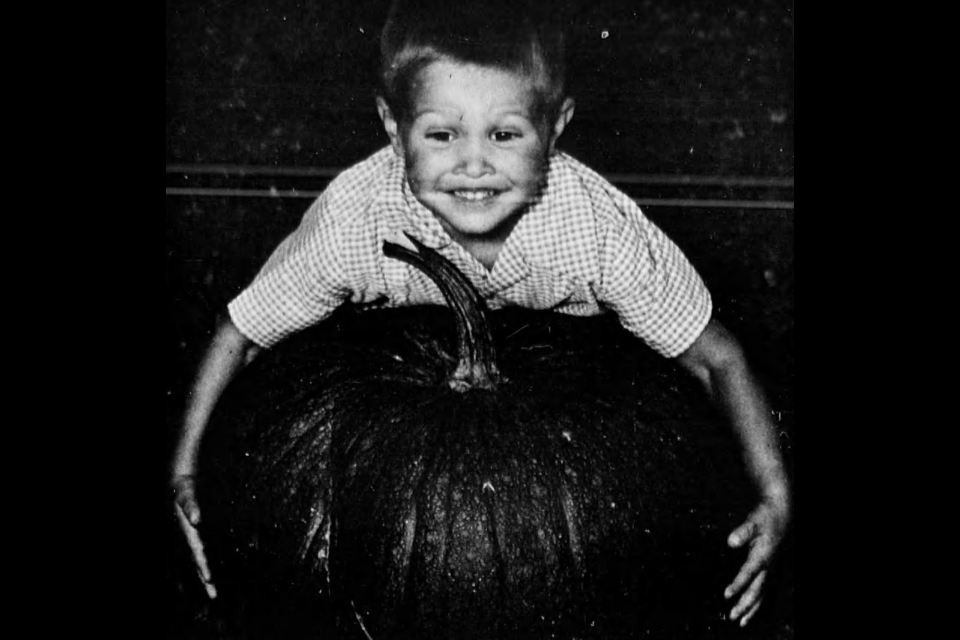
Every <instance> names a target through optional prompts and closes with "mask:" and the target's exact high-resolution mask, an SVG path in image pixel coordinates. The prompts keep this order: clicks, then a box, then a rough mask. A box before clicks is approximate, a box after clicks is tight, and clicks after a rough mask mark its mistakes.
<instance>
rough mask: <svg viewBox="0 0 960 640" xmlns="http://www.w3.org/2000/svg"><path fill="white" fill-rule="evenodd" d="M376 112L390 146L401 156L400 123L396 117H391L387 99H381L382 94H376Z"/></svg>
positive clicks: (391, 113)
mask: <svg viewBox="0 0 960 640" xmlns="http://www.w3.org/2000/svg"><path fill="white" fill-rule="evenodd" d="M377 113H379V114H380V120H381V121H382V122H383V128H384V130H385V131H386V132H387V137H388V138H390V146H392V147H393V151H394V153H396V154H397V155H398V156H403V141H402V140H401V138H400V125H399V123H397V119H396V118H394V117H393V112H392V111H391V110H390V106H389V105H388V104H387V101H386V100H384V99H383V96H377Z"/></svg>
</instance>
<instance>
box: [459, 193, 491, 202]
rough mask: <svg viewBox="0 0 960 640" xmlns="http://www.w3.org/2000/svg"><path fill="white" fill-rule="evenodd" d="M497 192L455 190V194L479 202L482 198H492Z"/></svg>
mask: <svg viewBox="0 0 960 640" xmlns="http://www.w3.org/2000/svg"><path fill="white" fill-rule="evenodd" d="M495 193H496V192H494V191H454V192H453V195H455V196H456V197H458V198H462V199H463V200H471V201H473V202H477V201H480V200H486V199H487V198H492V197H493V196H494V194H495Z"/></svg>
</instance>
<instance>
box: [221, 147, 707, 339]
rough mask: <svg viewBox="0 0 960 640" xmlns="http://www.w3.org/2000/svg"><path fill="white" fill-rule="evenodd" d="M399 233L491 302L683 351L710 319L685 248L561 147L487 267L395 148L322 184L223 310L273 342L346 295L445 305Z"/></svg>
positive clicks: (377, 302)
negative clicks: (608, 322)
mask: <svg viewBox="0 0 960 640" xmlns="http://www.w3.org/2000/svg"><path fill="white" fill-rule="evenodd" d="M401 232H407V233H409V234H410V235H412V236H414V237H415V238H417V239H418V240H419V241H421V242H423V243H424V244H425V245H427V246H428V247H431V248H433V249H436V250H437V251H439V252H440V253H441V254H442V255H444V256H445V257H446V258H447V259H449V260H450V261H451V262H453V264H454V265H455V266H456V267H457V268H458V269H459V270H460V271H461V272H462V273H463V274H464V275H466V277H467V278H468V279H469V280H470V281H471V282H472V283H473V285H474V286H475V287H476V288H477V290H478V291H479V292H480V294H481V295H482V296H483V297H484V299H485V300H486V302H487V305H488V306H489V307H490V308H491V309H497V308H501V307H505V306H510V305H518V306H521V307H528V308H533V309H552V310H555V311H558V312H561V313H568V314H571V315H577V316H589V315H596V314H599V313H602V312H604V311H607V310H609V311H613V312H615V313H616V314H617V315H618V316H619V318H620V322H621V324H622V325H623V326H624V327H625V328H626V329H627V330H629V331H630V332H631V333H633V334H634V335H636V336H637V337H639V338H641V339H642V340H644V341H645V342H646V343H647V344H649V345H650V346H651V347H652V348H653V349H655V350H656V351H658V352H659V353H661V354H663V355H664V356H667V357H674V356H677V355H679V354H681V353H683V351H685V350H686V349H687V348H688V347H689V346H690V345H691V344H692V343H693V341H694V340H696V338H697V337H698V336H699V335H700V333H701V331H703V328H704V327H705V326H706V324H707V322H708V321H709V319H710V314H711V310H712V302H711V299H710V294H709V292H708V291H707V289H706V287H705V286H704V284H703V281H702V280H701V278H700V276H699V275H698V274H697V272H696V270H695V269H694V268H693V266H692V265H691V264H690V262H689V261H688V260H687V258H686V257H685V256H684V255H683V253H682V252H681V251H680V249H679V248H678V247H677V246H676V245H675V244H674V243H673V242H672V241H671V240H670V239H669V238H667V237H666V235H664V233H663V232H662V231H661V230H660V229H659V228H657V227H656V226H655V225H654V224H653V223H652V222H650V221H649V220H648V219H647V218H646V217H645V216H644V215H643V213H642V212H641V211H640V209H639V207H637V205H636V203H635V202H633V200H631V199H630V198H629V197H628V196H626V195H625V194H623V193H621V192H620V191H619V190H617V189H616V188H615V187H614V186H613V185H611V184H610V183H609V182H607V181H606V180H605V179H603V178H602V177H601V176H600V175H598V174H597V173H595V172H594V171H592V170H591V169H589V168H588V167H586V166H585V165H583V164H581V163H580V162H578V161H577V160H575V159H574V158H572V157H570V156H569V155H567V154H564V153H556V154H554V155H553V156H552V158H551V160H550V166H549V170H548V174H547V180H546V183H545V186H544V188H543V189H542V191H541V193H540V194H539V196H538V197H537V198H536V200H535V201H534V202H533V203H532V204H531V205H530V206H529V208H528V210H527V212H526V213H525V214H524V215H523V217H522V218H521V219H520V220H519V222H518V223H517V225H516V226H515V227H514V229H513V231H512V232H511V234H510V236H509V237H508V238H507V240H506V242H505V244H504V245H503V247H502V248H501V250H500V253H499V255H498V257H497V260H496V262H495V263H494V266H493V269H492V270H489V271H488V270H487V269H486V267H484V266H483V265H482V264H480V262H479V261H478V260H477V259H476V258H474V257H473V256H472V255H470V254H469V253H467V251H466V250H464V249H463V248H462V247H461V246H460V245H459V244H457V243H456V242H454V241H453V240H452V239H451V238H450V236H449V235H448V234H447V233H446V231H444V229H443V227H441V225H440V222H439V221H438V220H437V218H436V217H434V216H433V214H432V213H431V212H430V211H429V210H428V209H427V208H426V207H424V206H423V205H422V204H421V203H420V202H419V201H418V200H417V199H416V198H415V197H414V196H413V194H412V193H411V191H410V188H409V185H408V183H407V181H406V179H405V173H404V162H403V159H402V158H400V157H398V156H397V155H396V154H394V152H393V150H392V149H391V148H390V147H386V148H385V149H382V150H381V151H378V152H377V153H375V154H374V155H373V156H371V157H370V158H368V159H366V160H364V161H363V162H360V163H358V164H356V165H354V166H353V167H351V168H349V169H347V170H346V171H344V172H343V173H341V174H340V175H339V176H337V177H336V178H335V179H334V180H333V181H332V182H331V183H330V185H329V186H328V187H327V189H326V190H325V191H324V193H323V194H322V195H321V196H320V197H319V198H318V199H317V200H316V201H315V202H314V203H313V204H312V205H311V206H310V208H309V209H308V210H307V212H306V214H305V215H304V217H303V220H302V221H301V223H300V226H299V227H298V228H297V229H296V230H295V231H294V232H293V233H291V234H290V236H288V237H287V238H286V239H285V240H284V241H283V242H282V243H281V244H280V245H279V246H278V247H277V249H276V250H275V251H274V253H273V255H272V256H271V257H270V258H269V259H268V260H267V262H266V264H265V265H264V266H263V267H262V268H261V270H260V272H259V274H258V275H257V276H256V278H255V279H254V281H253V283H252V284H251V285H250V286H249V287H248V288H247V289H245V290H244V291H243V292H242V293H241V294H240V295H239V296H237V297H236V298H235V299H234V300H233V301H232V302H231V303H230V304H229V306H228V309H229V312H230V317H231V318H232V320H233V322H234V324H236V326H237V328H238V329H239V330H240V331H241V332H242V333H243V334H244V335H246V336H247V337H248V338H250V339H251V340H252V341H253V342H255V343H256V344H258V345H260V346H263V347H269V346H272V345H274V344H276V343H277V342H279V341H280V340H281V339H283V338H284V337H286V336H287V335H289V334H291V333H293V332H295V331H297V330H300V329H303V328H305V327H308V326H310V325H312V324H314V323H316V322H319V321H320V320H322V319H324V318H325V317H327V316H328V315H329V314H330V313H331V312H332V311H333V310H334V309H335V308H336V307H337V306H339V305H340V304H341V303H343V302H345V301H348V300H349V301H351V302H353V303H356V304H359V305H365V306H370V307H383V306H386V307H396V306H404V305H418V304H437V305H443V304H445V302H444V299H443V296H442V295H441V294H440V290H439V289H438V288H437V286H436V285H435V284H434V283H433V282H432V281H431V280H430V279H429V278H428V277H427V276H426V275H424V274H423V273H422V272H421V271H419V270H418V269H417V268H416V267H414V266H412V265H409V264H407V263H405V262H401V261H400V260H396V259H393V258H388V257H386V256H385V255H384V254H383V250H382V245H383V242H384V240H394V241H395V240H396V239H397V238H398V237H400V236H401V235H402V234H401Z"/></svg>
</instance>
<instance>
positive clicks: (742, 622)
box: [740, 598, 763, 627]
mask: <svg viewBox="0 0 960 640" xmlns="http://www.w3.org/2000/svg"><path fill="white" fill-rule="evenodd" d="M761 602H763V598H757V601H756V602H754V603H753V607H751V608H750V610H749V611H747V612H746V613H745V614H744V615H743V618H741V619H740V626H741V627H745V626H747V623H748V622H750V618H752V617H753V616H754V614H755V613H756V612H757V611H758V610H759V609H760V603H761Z"/></svg>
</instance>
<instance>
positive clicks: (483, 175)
mask: <svg viewBox="0 0 960 640" xmlns="http://www.w3.org/2000/svg"><path fill="white" fill-rule="evenodd" d="M530 84H531V83H530V81H529V79H528V78H526V77H525V76H523V75H519V74H515V73H510V72H507V71H501V70H499V69H491V68H485V67H478V66H475V65H467V64H461V63H457V62H452V61H438V62H433V63H430V64H429V65H427V66H426V67H425V68H424V69H423V70H422V71H421V72H420V73H419V75H418V77H417V82H416V83H415V84H414V86H413V88H412V94H413V95H412V98H413V99H412V100H411V104H412V108H411V114H410V118H409V121H406V122H404V123H402V124H398V123H397V122H396V121H395V120H394V119H393V116H392V114H391V113H390V111H389V108H387V107H386V104H385V103H383V102H382V101H381V102H380V113H381V117H383V119H384V125H385V126H386V129H387V133H388V135H390V139H391V142H392V143H393V146H394V149H395V150H396V151H397V153H399V154H402V155H403V157H404V159H405V162H406V172H407V180H408V182H409V184H410V188H411V190H412V191H413V194H414V195H415V196H416V198H417V199H418V200H419V201H420V202H421V203H423V204H424V206H426V207H427V208H428V209H430V211H432V212H433V214H434V215H436V216H437V218H438V219H439V220H440V223H441V224H442V225H443V227H444V229H445V230H446V231H447V233H449V234H450V236H451V237H452V238H453V239H454V240H456V241H457V242H458V243H460V244H461V245H463V246H464V247H465V248H466V249H467V250H468V251H470V252H471V253H474V255H477V253H478V252H480V253H483V254H484V255H487V256H489V255H490V253H491V251H492V254H493V255H492V257H493V259H495V257H496V252H497V251H498V250H499V247H500V246H502V244H503V242H504V241H505V240H506V237H507V236H508V235H509V234H510V231H511V230H512V229H513V226H514V225H515V224H516V222H517V220H518V219H519V217H520V215H521V214H522V213H523V211H524V209H525V207H526V206H527V204H529V203H530V202H531V201H533V200H534V199H535V198H536V196H537V194H538V193H539V191H540V188H541V183H542V181H543V178H544V175H545V170H546V167H547V162H548V158H549V155H550V153H551V152H552V150H553V143H554V142H555V140H556V138H557V137H558V136H559V134H560V132H561V131H562V129H563V125H565V124H566V121H567V120H569V116H570V115H572V103H570V106H569V110H568V112H565V113H564V115H562V116H561V118H560V119H559V120H560V121H561V122H560V123H559V124H558V125H555V126H550V123H548V122H546V121H545V120H544V119H543V118H542V117H538V116H537V115H536V113H535V111H534V109H535V99H536V96H535V93H534V90H533V89H532V88H531V86H530ZM478 257H479V256H478ZM481 261H482V262H484V263H487V262H488V260H484V259H481ZM489 262H490V264H492V260H489ZM488 266H489V265H488Z"/></svg>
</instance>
